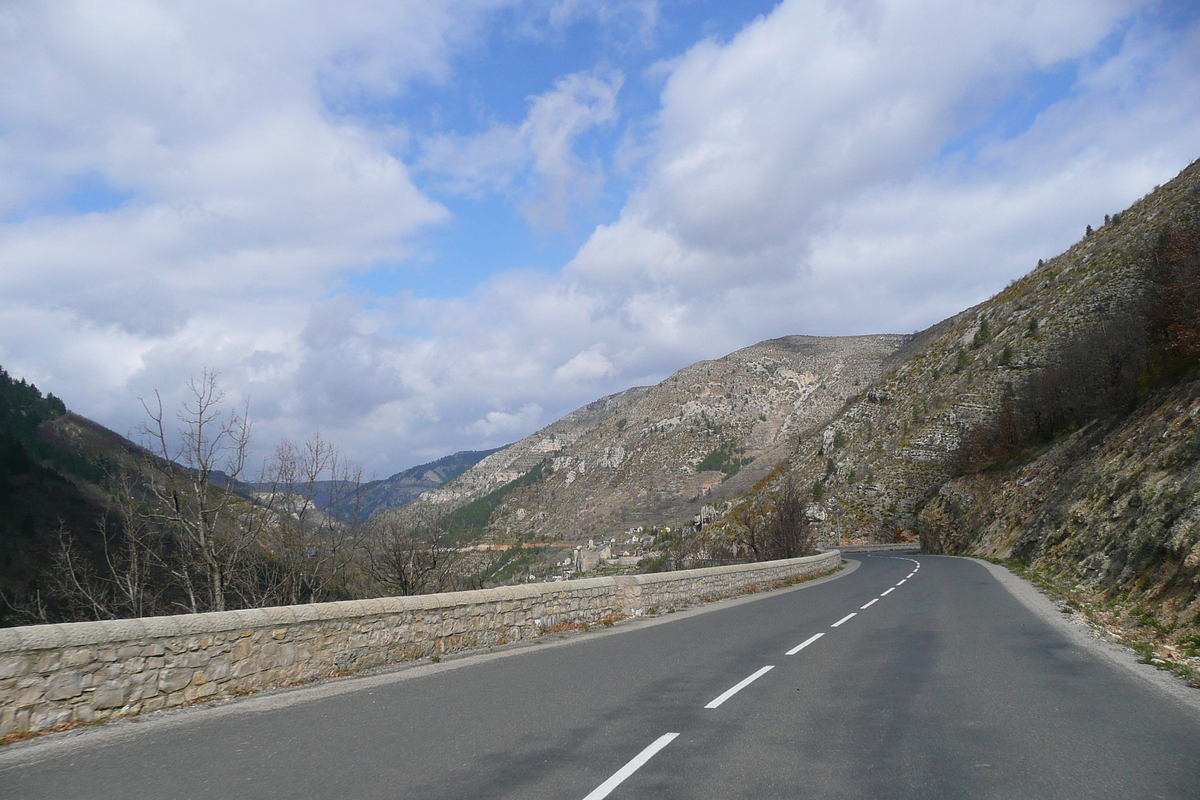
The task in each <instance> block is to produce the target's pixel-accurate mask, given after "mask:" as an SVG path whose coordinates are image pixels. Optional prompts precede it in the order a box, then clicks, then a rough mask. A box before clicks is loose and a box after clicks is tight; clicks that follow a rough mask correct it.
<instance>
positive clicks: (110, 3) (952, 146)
mask: <svg viewBox="0 0 1200 800" xmlns="http://www.w3.org/2000/svg"><path fill="white" fill-rule="evenodd" d="M1197 157H1200V7H1197V6H1196V5H1195V4H1194V3H1192V2H1187V1H1186V0H1182V1H1180V2H1139V0H1079V1H1078V2H1076V1H1074V0H1051V1H1049V2H1037V1H1036V0H980V1H979V2H974V1H973V0H784V2H781V3H778V4H774V3H770V2H756V1H747V2H728V0H726V1H725V2H720V1H718V0H712V1H711V2H710V1H709V0H694V1H692V2H689V0H548V1H547V2H523V1H522V0H436V1H434V0H430V1H429V2H426V1H425V0H342V1H341V2H338V3H326V2H315V1H313V0H308V1H307V2H306V1H305V0H292V1H291V2H287V3H283V2H270V1H269V0H264V2H255V3H247V2H245V1H244V0H237V2H225V1H224V0H203V1H202V2H200V1H197V2H186V1H182V0H181V1H180V2H166V1H165V0H103V2H100V1H98V0H96V1H93V2H70V1H69V0H61V1H59V0H50V1H49V2H47V0H30V1H28V2H27V1H26V0H8V2H5V3H3V4H0V366H3V368H4V369H6V370H7V371H8V372H9V373H10V374H12V375H14V376H17V377H24V378H26V379H28V380H30V381H32V382H34V383H35V384H37V385H38V387H39V388H41V389H42V390H43V391H48V392H53V393H54V394H56V395H58V396H59V397H61V398H63V400H64V401H65V402H66V403H67V405H68V407H70V408H71V409H72V410H75V411H77V412H79V413H81V414H83V415H85V416H88V417H91V418H92V419H95V420H96V421H98V422H101V423H102V424H104V425H107V426H109V427H110V428H112V429H114V430H116V431H117V432H118V433H122V434H130V433H133V432H134V431H136V429H137V427H138V425H139V424H140V423H141V422H142V421H143V419H144V411H143V408H142V405H141V402H139V400H140V399H145V398H152V397H153V396H154V393H155V392H156V391H157V392H159V393H160V394H161V395H162V397H163V398H164V401H165V402H166V404H167V405H168V407H174V406H175V405H176V404H177V403H178V402H179V401H180V400H181V398H182V396H183V394H182V393H183V391H184V386H185V384H186V382H187V381H188V379H189V377H191V376H195V375H199V374H201V373H202V372H203V371H204V370H206V369H208V370H215V371H217V372H219V374H220V381H221V385H222V387H223V389H224V391H225V392H226V397H227V402H228V403H229V405H230V407H236V406H241V405H242V404H246V405H248V408H249V413H250V417H251V418H252V420H253V424H254V428H253V430H254V445H255V452H256V455H257V457H262V455H264V454H266V453H268V452H269V451H270V450H271V449H272V448H273V447H275V446H276V445H277V444H278V443H279V442H280V441H283V440H285V439H286V440H291V441H294V442H302V441H304V440H306V439H308V438H309V437H311V436H312V435H314V434H315V433H317V432H318V431H319V432H320V434H321V435H322V436H323V437H324V438H326V439H328V440H330V441H332V442H333V443H334V444H335V445H336V446H338V447H339V448H340V449H341V451H342V452H343V454H344V455H346V456H347V457H348V458H349V459H351V460H352V461H354V462H356V463H358V464H359V465H361V466H362V468H363V469H364V471H365V472H366V473H367V474H368V475H376V476H379V477H383V476H386V475H390V474H392V473H394V472H396V471H398V470H400V469H404V468H407V467H409V466H412V465H415V464H419V463H423V462H426V461H430V460H433V459H435V458H438V457H440V456H442V455H446V454H449V453H452V452H455V451H457V450H463V449H483V448H490V447H495V446H499V445H502V444H506V443H508V442H511V441H515V440H517V439H520V438H522V437H523V436H526V435H528V434H529V433H531V432H533V431H535V430H537V429H538V428H540V427H542V426H544V425H546V424H549V423H550V422H553V421H554V420H556V419H558V418H559V417H561V416H562V415H563V414H565V413H567V412H569V411H571V410H572V409H574V408H577V407H579V406H581V405H583V404H585V403H587V402H590V401H592V400H595V399H597V398H599V397H601V396H603V395H606V394H610V393H612V392H617V391H620V390H623V389H626V388H628V387H630V386H637V385H647V384H653V383H656V382H658V381H660V380H662V379H663V378H664V377H666V376H667V375H669V374H670V373H672V372H674V371H675V370H677V369H680V368H681V367H684V366H686V365H688V364H690V363H693V362H695V361H697V360H700V359H705V358H717V357H720V356H722V355H725V354H726V353H729V352H732V351H733V350H736V349H738V348H740V347H744V346H747V345H750V344H753V343H755V342H758V341H761V340H764V339H768V338H772V337H777V336H784V335H789V334H820V335H849V334H864V333H908V332H912V331H915V330H919V329H921V328H924V327H926V326H928V325H930V324H933V323H935V322H937V321H939V320H941V319H943V318H945V317H947V316H950V315H952V314H954V313H956V312H958V311H961V310H962V309H964V308H967V307H969V306H971V305H973V304H975V303H977V302H980V301H981V300H983V299H985V298H987V297H988V296H990V295H991V294H993V293H994V292H996V291H998V290H999V289H1001V288H1003V287H1004V286H1005V285H1006V284H1007V283H1009V282H1010V281H1011V280H1013V279H1014V278H1016V277H1018V276H1020V275H1022V274H1024V273H1025V272H1027V271H1028V270H1029V269H1031V268H1032V267H1033V266H1034V265H1035V264H1036V263H1037V260H1038V259H1039V258H1045V257H1050V256H1053V255H1055V254H1057V253H1059V252H1061V251H1062V250H1064V249H1065V248H1066V247H1068V246H1069V245H1070V244H1072V243H1073V242H1074V241H1076V240H1077V239H1078V238H1079V237H1080V236H1081V235H1082V233H1083V231H1084V228H1085V226H1086V225H1088V224H1092V225H1096V224H1098V223H1100V222H1101V221H1102V220H1103V216H1104V214H1106V213H1111V212H1115V211H1119V210H1120V209H1122V208H1125V207H1126V206H1128V205H1129V204H1130V203H1132V202H1133V201H1135V200H1136V199H1138V198H1139V197H1141V196H1142V195H1144V194H1145V193H1147V192H1149V191H1151V190H1152V189H1153V188H1154V187H1155V186H1156V185H1157V184H1161V183H1164V182H1166V181H1167V180H1169V179H1170V178H1171V177H1173V176H1174V175H1175V174H1176V173H1177V172H1178V171H1179V170H1181V169H1182V168H1184V167H1185V166H1187V165H1188V164H1189V163H1190V162H1191V161H1193V160H1194V159H1196V158H1197Z"/></svg>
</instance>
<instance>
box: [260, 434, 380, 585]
mask: <svg viewBox="0 0 1200 800" xmlns="http://www.w3.org/2000/svg"><path fill="white" fill-rule="evenodd" d="M258 486H259V489H260V493H259V494H258V500H259V502H260V503H261V504H262V505H263V506H264V507H265V508H266V509H267V510H268V511H269V512H270V515H269V519H268V520H267V521H265V523H264V524H263V525H262V527H261V533H260V535H259V540H260V544H261V546H262V548H263V551H264V564H265V565H266V567H265V569H266V571H267V575H266V576H265V581H266V582H267V583H268V584H269V585H268V588H267V591H268V593H269V594H270V595H272V596H273V597H275V598H277V601H278V602H282V603H286V604H296V603H302V602H317V601H321V600H327V599H331V598H333V597H336V596H341V595H345V594H347V591H348V584H349V581H350V575H349V574H348V573H349V570H350V568H351V566H352V564H353V562H354V559H355V555H356V552H357V550H358V547H359V545H360V544H361V541H362V538H363V535H364V531H365V524H364V523H365V521H364V519H363V511H362V502H361V500H362V492H361V486H362V470H361V469H359V468H358V467H356V466H354V465H352V464H350V463H349V462H347V461H346V460H345V459H344V458H343V457H342V455H341V453H339V452H338V450H337V448H336V447H334V446H333V445H332V444H330V443H329V442H328V441H327V440H326V439H324V438H322V437H321V434H320V433H317V434H316V435H314V436H313V437H312V438H311V439H309V440H308V441H307V442H305V443H304V444H303V445H300V446H297V445H295V444H293V443H291V442H288V441H285V442H283V443H281V444H280V445H279V447H277V448H276V450H275V453H274V455H273V456H272V458H271V460H270V461H269V462H268V464H267V466H266V467H265V468H264V470H263V475H262V477H261V479H260V481H259V484H258Z"/></svg>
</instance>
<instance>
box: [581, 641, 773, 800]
mask: <svg viewBox="0 0 1200 800" xmlns="http://www.w3.org/2000/svg"><path fill="white" fill-rule="evenodd" d="M773 669H775V665H774V664H772V665H770V666H767V667H763V668H762V669H760V670H759V671H758V672H756V673H754V674H753V675H751V676H750V677H749V678H746V679H745V680H743V681H741V682H740V683H738V684H737V685H735V686H731V687H730V688H728V689H726V690H725V691H724V692H722V693H721V694H720V695H719V696H717V697H716V698H715V699H714V700H713V701H712V702H711V703H709V704H708V705H706V706H705V708H716V707H717V706H719V705H721V703H724V702H725V701H726V700H728V699H729V698H731V697H733V696H734V695H735V694H737V693H738V692H740V691H741V690H742V689H745V688H746V687H747V686H749V685H750V684H752V683H754V682H755V681H756V680H758V679H759V678H761V677H762V676H763V675H766V674H767V673H768V672H770V671H771V670H773ZM584 800H587V798H584Z"/></svg>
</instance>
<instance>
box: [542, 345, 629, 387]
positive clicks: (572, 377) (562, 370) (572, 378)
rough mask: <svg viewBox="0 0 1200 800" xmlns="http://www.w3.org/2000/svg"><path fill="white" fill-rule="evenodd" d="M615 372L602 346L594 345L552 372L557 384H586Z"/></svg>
mask: <svg viewBox="0 0 1200 800" xmlns="http://www.w3.org/2000/svg"><path fill="white" fill-rule="evenodd" d="M615 372H616V367H614V366H613V364H612V362H611V361H609V360H608V357H607V356H606V355H605V354H604V345H603V344H599V343H598V344H594V345H592V346H591V347H589V348H588V349H587V350H584V351H583V352H581V353H577V354H576V355H575V356H574V357H572V358H571V360H570V361H568V362H567V363H565V364H563V365H562V366H561V367H559V368H558V369H556V370H554V380H555V381H557V382H558V383H586V382H590V381H595V380H596V379H598V378H607V377H608V376H609V375H612V374H613V373H615Z"/></svg>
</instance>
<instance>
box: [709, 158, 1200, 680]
mask: <svg viewBox="0 0 1200 800" xmlns="http://www.w3.org/2000/svg"><path fill="white" fill-rule="evenodd" d="M1198 245H1200V162H1196V163H1193V164H1192V165H1191V166H1190V167H1188V168H1187V169H1185V170H1184V171H1183V172H1182V173H1181V174H1180V175H1179V176H1178V177H1177V178H1175V179H1174V180H1172V181H1171V182H1170V183H1168V184H1166V185H1164V186H1162V187H1160V188H1156V190H1155V191H1154V192H1152V193H1151V194H1149V195H1147V196H1146V197H1144V198H1143V199H1142V200H1140V201H1138V202H1137V203H1135V204H1134V205H1133V206H1131V207H1130V208H1129V209H1127V210H1126V211H1123V212H1120V213H1119V214H1116V215H1113V216H1112V217H1106V219H1105V223H1104V224H1103V225H1099V226H1098V227H1097V229H1096V230H1095V231H1092V230H1091V229H1090V227H1089V230H1088V232H1087V235H1085V237H1084V238H1083V239H1082V240H1080V241H1079V242H1078V243H1077V244H1075V245H1074V246H1073V247H1071V248H1070V249H1069V250H1067V252H1065V253H1063V254H1062V255H1060V256H1058V257H1056V258H1052V259H1049V260H1048V261H1045V262H1044V263H1039V265H1038V266H1037V267H1036V268H1035V269H1033V270H1032V271H1031V272H1030V273H1029V274H1028V275H1026V276H1025V277H1023V278H1021V279H1019V280H1017V281H1015V282H1013V283H1012V284H1011V285H1009V286H1008V287H1007V288H1006V289H1005V290H1004V291H1002V292H1000V293H999V294H997V295H996V296H995V297H993V298H991V299H990V300H988V301H987V302H985V303H982V304H980V305H979V306H976V307H975V308H972V309H969V310H967V311H964V312H962V313H961V314H958V315H956V316H955V317H952V318H951V319H948V320H946V321H945V322H943V323H940V324H938V325H936V326H934V327H932V328H930V329H929V330H927V331H924V332H922V333H921V334H919V335H917V336H916V337H915V338H914V339H913V340H912V341H910V342H908V343H907V344H906V345H905V347H904V348H903V349H902V350H901V351H899V352H898V353H897V354H896V356H895V358H896V359H897V360H898V361H899V362H900V363H897V364H896V365H895V366H894V368H892V369H889V370H888V371H887V372H886V373H885V374H884V375H883V376H882V377H881V378H880V379H879V380H878V381H877V382H876V383H874V384H872V385H871V386H870V387H865V389H864V391H862V392H861V393H859V394H857V395H856V396H855V397H853V398H851V399H850V401H849V402H848V403H847V404H846V405H845V407H844V408H843V409H842V410H841V411H840V412H839V413H838V414H836V415H835V416H834V417H833V418H831V419H830V420H829V421H828V422H827V423H826V424H824V425H823V426H821V427H820V428H819V429H818V430H815V431H813V432H812V433H810V434H809V435H807V436H805V437H803V438H802V439H801V440H800V442H799V446H798V448H797V449H796V451H795V453H793V455H792V457H791V460H790V462H789V465H788V467H787V469H786V470H781V471H780V473H778V474H777V475H775V476H773V477H772V479H771V480H769V481H765V482H764V483H763V484H762V485H761V486H759V487H757V489H756V490H755V491H753V492H751V493H750V494H749V495H748V496H747V497H746V498H745V499H744V503H746V504H749V507H751V508H753V507H755V506H756V505H758V506H761V507H764V508H765V507H766V500H767V499H768V498H769V497H770V496H771V495H772V493H773V492H775V491H777V489H778V487H779V485H780V480H781V479H782V478H785V477H788V476H790V477H791V478H792V479H793V480H794V481H795V484H796V485H797V486H799V487H800V488H801V490H802V491H803V492H805V494H806V495H807V496H808V498H809V500H810V503H809V505H808V509H809V514H808V517H809V519H810V520H811V521H812V523H813V529H814V530H815V531H816V532H817V535H818V536H819V537H820V538H822V539H824V540H825V541H829V542H834V543H837V542H849V541H856V540H860V539H868V540H870V539H884V540H889V539H892V538H895V537H905V538H909V539H916V538H918V537H919V538H920V540H921V542H922V544H923V546H924V549H925V550H926V551H928V552H950V553H969V554H979V555H984V556H989V557H994V558H998V559H1002V560H1010V559H1015V560H1017V561H1019V562H1022V563H1029V564H1031V565H1032V567H1033V569H1034V570H1040V574H1042V575H1049V576H1057V579H1060V580H1061V581H1063V582H1064V583H1065V585H1066V586H1067V587H1075V588H1080V590H1082V588H1086V587H1090V591H1093V592H1094V593H1095V596H1096V597H1103V598H1107V600H1106V601H1105V602H1117V603H1118V606H1119V607H1122V608H1126V609H1136V610H1137V614H1142V615H1144V616H1145V619H1147V620H1150V622H1146V624H1147V625H1151V626H1152V627H1155V629H1156V630H1160V631H1166V632H1171V631H1174V632H1175V633H1172V634H1171V636H1174V637H1175V638H1176V639H1179V640H1180V641H1183V640H1185V639H1186V640H1187V641H1190V642H1191V644H1190V645H1183V644H1179V643H1178V642H1177V643H1176V644H1177V645H1178V646H1179V647H1183V648H1184V649H1186V648H1187V647H1191V651H1192V656H1193V657H1195V656H1200V638H1196V632H1197V630H1198V629H1200V599H1197V598H1198V592H1200V426H1198V425H1197V422H1200V383H1198V382H1197V364H1198V363H1200V338H1198V337H1200V247H1198ZM1172 253H1173V254H1174V255H1172ZM1172 258H1174V259H1175V263H1176V266H1175V267H1173V268H1172V269H1174V270H1175V271H1174V272H1173V273H1172V274H1171V275H1167V276H1165V277H1164V274H1165V273H1164V270H1167V265H1166V262H1167V261H1170V260H1171V259H1172ZM1167 271H1169V270H1167ZM1164 303H1167V304H1168V305H1169V304H1170V303H1173V304H1174V305H1169V307H1168V306H1164ZM1189 341H1190V344H1189ZM1185 345H1186V346H1188V347H1191V348H1192V349H1191V350H1190V351H1187V352H1190V353H1191V355H1190V356H1187V354H1186V353H1185V352H1184V351H1185V350H1186V347H1185ZM1181 353H1182V354H1183V355H1181ZM1189 359H1190V360H1189ZM743 511H744V509H743ZM737 516H738V515H729V516H727V517H726V518H725V519H724V520H722V522H721V523H719V527H721V528H722V530H721V532H722V534H723V535H725V536H727V537H730V538H733V539H736V537H737V535H738V530H737V523H736V519H737ZM1081 587H1082V588H1081ZM1129 613H1131V614H1132V613H1134V612H1133V611H1132V610H1130V611H1129ZM1164 635H1165V634H1164ZM1188 636H1191V637H1192V638H1191V639H1187V637H1188ZM1180 637H1183V638H1182V639H1180ZM1168 638H1169V637H1168ZM1164 641H1166V640H1164ZM1164 646H1165V645H1164ZM1198 664H1200V662H1198Z"/></svg>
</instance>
